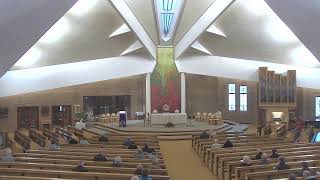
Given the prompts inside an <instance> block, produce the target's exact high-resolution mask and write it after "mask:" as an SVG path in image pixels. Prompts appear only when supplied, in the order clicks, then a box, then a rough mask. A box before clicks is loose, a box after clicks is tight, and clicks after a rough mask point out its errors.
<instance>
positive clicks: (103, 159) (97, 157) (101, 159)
mask: <svg viewBox="0 0 320 180" xmlns="http://www.w3.org/2000/svg"><path fill="white" fill-rule="evenodd" d="M93 160H94V161H107V158H106V157H105V156H104V155H102V154H97V155H95V156H94V158H93Z"/></svg>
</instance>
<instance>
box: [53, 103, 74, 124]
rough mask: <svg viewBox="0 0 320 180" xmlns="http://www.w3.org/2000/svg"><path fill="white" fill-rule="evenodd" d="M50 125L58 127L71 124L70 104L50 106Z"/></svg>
mask: <svg viewBox="0 0 320 180" xmlns="http://www.w3.org/2000/svg"><path fill="white" fill-rule="evenodd" d="M52 125H53V126H59V127H66V126H68V125H72V122H71V106H70V105H63V106H62V105H61V106H52Z"/></svg>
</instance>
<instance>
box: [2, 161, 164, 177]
mask: <svg viewBox="0 0 320 180" xmlns="http://www.w3.org/2000/svg"><path fill="white" fill-rule="evenodd" d="M76 166H77V164H75V165H66V164H59V165H57V164H49V163H26V162H15V163H0V168H15V169H23V168H26V167H27V168H28V169H41V170H58V171H64V170H66V171H72V169H73V168H74V167H76ZM85 167H86V168H87V169H88V171H89V172H96V173H119V174H132V175H134V173H135V170H136V168H122V167H110V166H109V167H102V166H87V165H86V166H85ZM149 174H150V175H165V176H166V175H168V174H167V170H166V169H150V172H149Z"/></svg>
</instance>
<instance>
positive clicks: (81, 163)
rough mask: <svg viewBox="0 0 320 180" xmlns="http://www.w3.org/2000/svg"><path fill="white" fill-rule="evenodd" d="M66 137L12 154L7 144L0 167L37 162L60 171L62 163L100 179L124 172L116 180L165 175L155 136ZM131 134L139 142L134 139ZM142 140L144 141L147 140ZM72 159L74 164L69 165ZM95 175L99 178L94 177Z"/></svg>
mask: <svg viewBox="0 0 320 180" xmlns="http://www.w3.org/2000/svg"><path fill="white" fill-rule="evenodd" d="M70 134H71V133H70ZM69 137H73V138H62V139H64V140H65V142H67V144H60V143H59V142H57V141H55V140H52V141H51V142H50V143H49V144H48V146H47V148H39V149H38V150H34V149H33V150H24V153H13V154H12V151H11V149H10V148H7V149H6V150H5V151H4V155H3V156H2V157H1V163H0V169H1V168H2V167H7V166H6V165H8V168H14V167H15V165H16V166H17V167H18V166H19V165H21V163H39V164H38V165H39V166H37V168H39V169H47V168H48V169H51V166H52V169H53V171H54V170H56V169H62V170H63V172H61V174H63V173H66V172H67V171H66V172H64V171H65V170H66V169H64V167H67V168H68V169H70V170H69V171H77V172H86V174H87V175H88V173H89V174H90V173H91V174H92V173H94V174H92V175H93V176H96V173H97V172H99V173H101V179H103V177H105V176H107V177H109V176H110V177H111V176H114V173H119V174H122V173H123V174H124V175H123V176H119V177H118V178H116V179H119V180H120V179H130V178H131V179H139V180H140V179H143V180H151V179H159V180H160V179H161V180H162V179H169V176H167V170H166V169H165V168H166V167H165V165H164V162H163V157H162V154H161V152H160V150H159V146H158V142H157V139H156V140H152V142H153V141H154V142H155V143H150V145H151V146H150V147H149V145H148V144H141V142H143V141H144V138H142V137H135V136H133V137H125V136H120V135H119V136H118V135H113V134H112V135H108V136H107V135H103V136H100V137H95V138H93V139H96V140H97V141H93V142H94V143H90V142H91V141H92V139H88V138H85V137H81V136H80V137H79V138H78V139H77V138H76V137H75V136H69ZM135 138H136V140H137V141H139V142H137V143H135ZM115 139H117V140H119V139H122V142H119V141H118V142H115ZM146 141H147V142H148V140H146ZM90 157H91V158H90ZM76 162H78V164H77V165H76V166H73V167H71V166H72V164H73V165H75V163H76ZM4 163H7V164H4ZM8 163H9V164H8ZM67 164H68V165H67ZM9 165H10V167H9ZM26 166H27V169H28V168H32V169H35V165H32V166H33V167H30V166H29V167H28V165H27V164H26ZM40 166H43V167H40ZM53 166H56V167H55V168H54V167H53ZM49 167H50V168H49ZM111 167H112V168H111ZM104 173H112V174H109V175H108V174H104ZM67 174H68V173H67ZM130 174H132V175H131V177H128V176H129V175H130ZM0 175H2V174H0ZM88 176H89V175H88ZM57 177H60V176H57ZM82 178H84V177H82ZM0 179H1V178H0ZM95 179H99V178H97V177H95ZM107 179H108V178H107Z"/></svg>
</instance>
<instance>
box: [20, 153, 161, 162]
mask: <svg viewBox="0 0 320 180" xmlns="http://www.w3.org/2000/svg"><path fill="white" fill-rule="evenodd" d="M119 155H120V156H121V157H122V161H123V162H137V163H139V162H151V160H150V159H142V160H137V159H134V158H133V155H131V154H130V155H128V154H119ZM14 157H35V158H55V159H73V160H84V161H85V160H93V156H89V155H82V156H77V155H72V156H71V155H58V154H34V153H16V154H14ZM114 157H116V154H112V155H111V154H109V158H111V159H113V158H114ZM159 163H164V162H163V159H159Z"/></svg>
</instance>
